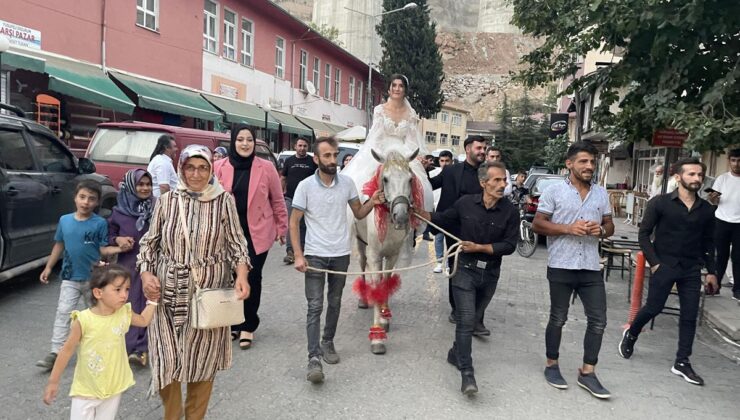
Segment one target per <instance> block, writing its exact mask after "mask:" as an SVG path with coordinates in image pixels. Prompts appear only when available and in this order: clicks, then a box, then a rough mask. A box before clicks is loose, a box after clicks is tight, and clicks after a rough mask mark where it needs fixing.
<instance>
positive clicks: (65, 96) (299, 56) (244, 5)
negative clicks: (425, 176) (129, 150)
mask: <svg viewBox="0 0 740 420" xmlns="http://www.w3.org/2000/svg"><path fill="white" fill-rule="evenodd" d="M0 36H7V37H9V38H10V40H11V49H10V51H8V52H7V53H5V54H3V57H2V58H3V59H4V60H3V61H2V63H3V64H2V69H1V70H0V75H1V76H2V77H0V81H1V82H2V83H0V86H1V87H2V88H1V89H0V99H2V100H3V101H5V102H8V103H10V104H13V105H16V106H19V107H20V108H21V109H23V110H24V111H26V113H27V115H29V116H33V117H34V118H37V119H41V117H40V115H41V114H43V113H41V112H40V111H38V110H39V109H40V106H41V105H43V106H45V107H46V106H47V105H46V104H45V103H42V102H41V99H40V98H44V100H46V99H48V97H51V99H50V100H51V101H52V102H53V103H55V105H53V106H55V107H56V108H54V110H55V112H57V113H58V114H59V117H58V118H57V121H55V122H54V124H56V126H55V129H56V130H57V131H58V133H59V134H60V136H62V137H65V138H69V139H71V140H75V139H89V138H90V136H91V135H92V133H93V132H94V131H95V128H96V125H97V124H98V123H101V122H109V121H121V120H131V119H133V120H141V121H148V122H156V123H164V124H170V125H179V126H184V127H193V128H201V129H216V130H225V129H227V127H228V123H233V122H247V123H249V124H251V125H253V126H254V127H255V128H265V127H267V128H268V129H269V137H270V139H271V140H273V147H274V148H275V149H276V150H279V149H281V148H286V147H288V146H289V143H290V140H291V139H292V138H294V137H295V136H296V135H304V136H307V137H313V136H318V135H328V134H333V133H335V132H337V131H339V130H340V129H342V128H344V127H347V126H352V125H361V124H364V115H365V114H364V107H365V105H364V104H365V102H364V99H365V88H366V84H365V83H364V80H366V78H367V72H368V66H367V65H366V64H364V63H363V62H362V61H361V60H359V59H357V58H356V57H354V56H352V55H351V54H350V53H348V52H347V51H346V50H344V49H343V48H341V47H339V46H337V45H335V44H334V43H332V42H330V41H329V40H327V39H325V38H324V37H323V36H321V35H320V34H317V33H316V32H315V31H312V30H311V29H310V28H309V27H308V26H307V25H306V24H304V23H303V22H301V21H300V20H299V19H297V18H295V17H293V16H291V15H290V14H289V13H288V12H286V11H285V10H284V9H282V8H280V7H279V6H278V5H276V4H275V3H273V2H271V1H269V0H219V1H211V0H182V1H169V0H137V1H133V0H121V1H115V2H111V1H105V0H60V1H56V2H47V3H39V2H34V1H27V0H18V1H14V2H9V3H8V4H7V5H5V7H3V9H2V12H1V14H0ZM375 79H376V80H379V77H378V76H377V74H376V75H375ZM378 86H380V85H378ZM11 87H12V89H11ZM375 90H376V91H378V92H379V91H380V89H378V88H377V87H376V89H375ZM206 94H212V95H206ZM40 95H45V96H40ZM375 100H376V101H377V100H378V99H375ZM37 111H38V112H37ZM265 111H269V112H267V115H266V113H265ZM299 118H301V119H303V121H302V120H301V119H299ZM260 134H261V135H263V136H264V135H265V133H264V132H263V133H260Z"/></svg>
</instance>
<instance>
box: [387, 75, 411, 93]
mask: <svg viewBox="0 0 740 420" xmlns="http://www.w3.org/2000/svg"><path fill="white" fill-rule="evenodd" d="M394 80H400V81H401V83H403V95H404V96H408V95H409V79H408V77H406V76H404V75H402V74H401V73H393V74H391V77H389V78H388V83H386V87H385V88H386V89H390V88H391V85H392V84H393V81H394Z"/></svg>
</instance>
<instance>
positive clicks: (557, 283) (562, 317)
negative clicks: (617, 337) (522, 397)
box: [545, 267, 606, 365]
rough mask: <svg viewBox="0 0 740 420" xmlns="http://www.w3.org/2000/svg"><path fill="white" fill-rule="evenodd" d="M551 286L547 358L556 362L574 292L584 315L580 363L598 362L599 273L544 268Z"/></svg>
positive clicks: (602, 301)
mask: <svg viewBox="0 0 740 420" xmlns="http://www.w3.org/2000/svg"><path fill="white" fill-rule="evenodd" d="M547 280H548V282H549V283H550V321H549V322H548V323H547V329H546V330H545V347H546V356H547V358H548V359H551V360H558V357H559V356H560V340H561V338H562V332H563V325H565V321H567V320H568V308H569V307H570V298H571V296H572V295H573V293H577V294H578V297H579V298H580V299H581V303H583V311H584V312H585V313H586V334H585V336H584V337H583V363H585V364H587V365H595V364H596V363H597V362H598V361H599V351H601V339H602V337H603V336H604V328H606V290H605V289H604V280H603V278H602V276H601V273H600V272H598V271H591V270H566V269H562V268H550V267H547Z"/></svg>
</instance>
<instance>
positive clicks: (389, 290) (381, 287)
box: [369, 274, 401, 304]
mask: <svg viewBox="0 0 740 420" xmlns="http://www.w3.org/2000/svg"><path fill="white" fill-rule="evenodd" d="M399 287H401V276H399V275H398V274H393V275H391V276H390V277H383V279H382V280H380V283H378V284H377V285H376V286H374V287H372V289H371V291H370V296H369V298H370V300H371V301H372V302H373V303H377V304H383V303H386V302H388V298H390V297H391V296H393V294H394V293H396V291H397V290H398V288H399Z"/></svg>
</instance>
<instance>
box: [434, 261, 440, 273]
mask: <svg viewBox="0 0 740 420" xmlns="http://www.w3.org/2000/svg"><path fill="white" fill-rule="evenodd" d="M433 271H434V272H435V273H441V272H442V263H437V265H435V266H434V270H433Z"/></svg>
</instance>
